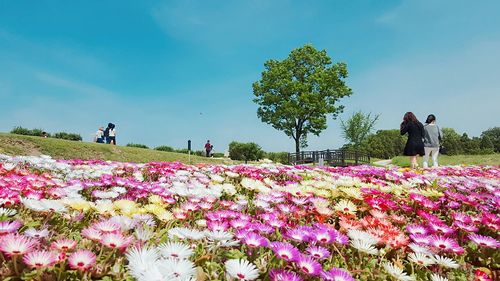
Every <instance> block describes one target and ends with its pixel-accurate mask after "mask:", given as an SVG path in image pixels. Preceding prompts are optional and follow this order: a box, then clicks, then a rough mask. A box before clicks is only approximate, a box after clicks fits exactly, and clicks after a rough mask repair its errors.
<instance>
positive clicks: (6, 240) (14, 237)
mask: <svg viewBox="0 0 500 281" xmlns="http://www.w3.org/2000/svg"><path fill="white" fill-rule="evenodd" d="M36 244H37V242H36V241H35V240H33V239H31V238H28V237H26V236H22V235H18V234H8V235H6V236H3V237H1V239H0V251H2V252H4V253H5V254H6V255H7V256H19V255H24V254H26V253H28V252H30V251H31V250H33V248H35V246H36Z"/></svg>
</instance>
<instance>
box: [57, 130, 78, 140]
mask: <svg viewBox="0 0 500 281" xmlns="http://www.w3.org/2000/svg"><path fill="white" fill-rule="evenodd" d="M54 138H56V139H63V140H71V141H81V140H82V136H80V135H79V134H75V133H66V132H59V133H55V134H54Z"/></svg>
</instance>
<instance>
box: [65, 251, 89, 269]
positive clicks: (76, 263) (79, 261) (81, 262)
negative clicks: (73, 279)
mask: <svg viewBox="0 0 500 281" xmlns="http://www.w3.org/2000/svg"><path fill="white" fill-rule="evenodd" d="M95 261H96V255H95V254H94V253H93V252H91V251H89V250H78V251H76V252H74V253H72V254H71V255H70V256H69V257H68V264H69V267H70V268H71V269H77V270H80V271H85V270H89V269H91V268H92V267H93V266H94V264H95Z"/></svg>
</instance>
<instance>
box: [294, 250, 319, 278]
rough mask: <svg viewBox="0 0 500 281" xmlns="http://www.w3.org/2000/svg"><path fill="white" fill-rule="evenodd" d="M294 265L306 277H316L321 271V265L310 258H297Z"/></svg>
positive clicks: (302, 256)
mask: <svg viewBox="0 0 500 281" xmlns="http://www.w3.org/2000/svg"><path fill="white" fill-rule="evenodd" d="M295 264H296V265H297V267H298V268H299V269H300V271H302V272H303V273H305V274H307V275H311V276H318V275H319V274H320V273H321V271H322V268H321V264H320V263H319V262H317V261H316V260H315V259H313V258H312V257H310V256H304V255H301V256H299V257H298V258H297V260H296V261H295Z"/></svg>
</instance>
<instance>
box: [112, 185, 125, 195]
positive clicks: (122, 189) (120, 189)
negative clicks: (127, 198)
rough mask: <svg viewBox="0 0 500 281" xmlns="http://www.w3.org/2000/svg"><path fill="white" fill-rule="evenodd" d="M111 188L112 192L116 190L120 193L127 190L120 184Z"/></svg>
mask: <svg viewBox="0 0 500 281" xmlns="http://www.w3.org/2000/svg"><path fill="white" fill-rule="evenodd" d="M111 190H113V191H114V192H118V193H120V194H123V193H125V192H127V189H126V188H125V187H121V186H115V187H113V188H112V189H111Z"/></svg>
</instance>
